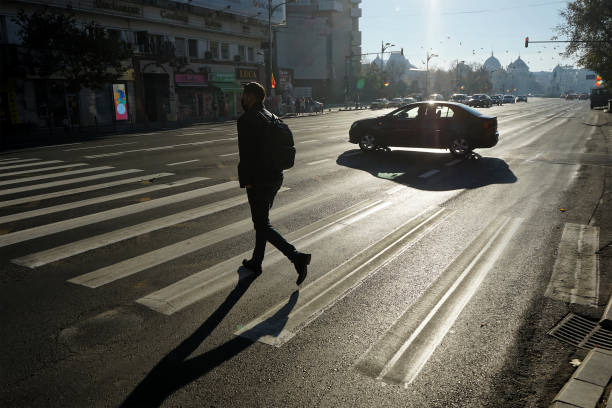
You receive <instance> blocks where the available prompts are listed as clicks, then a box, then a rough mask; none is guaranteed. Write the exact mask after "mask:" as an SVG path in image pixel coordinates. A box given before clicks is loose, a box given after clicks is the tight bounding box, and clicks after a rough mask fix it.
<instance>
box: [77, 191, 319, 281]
mask: <svg viewBox="0 0 612 408" xmlns="http://www.w3.org/2000/svg"><path fill="white" fill-rule="evenodd" d="M319 199H320V195H314V196H310V197H306V198H303V199H301V200H298V201H295V202H292V203H291V204H288V205H286V206H283V207H279V208H276V209H273V210H272V211H271V212H270V214H271V215H272V216H277V217H285V216H288V215H290V214H292V213H293V212H295V211H297V210H298V209H300V208H302V207H304V206H306V205H308V203H312V202H316V201H317V200H319ZM252 228H253V224H252V221H251V218H245V219H243V220H241V221H237V222H234V223H232V224H228V225H226V226H224V227H221V228H217V229H216V230H213V231H209V232H205V233H203V234H200V235H197V236H195V237H192V238H189V239H186V240H184V241H180V242H177V243H175V244H172V245H169V246H166V247H163V248H160V249H157V250H155V251H151V252H147V253H145V254H142V255H139V256H136V257H134V258H130V259H127V260H125V261H122V262H119V263H117V264H114V265H110V266H107V267H105V268H101V269H98V270H96V271H93V272H90V273H87V274H85V275H81V276H77V277H76V278H73V279H70V280H69V282H72V283H76V284H79V285H83V286H87V287H90V288H97V287H99V286H102V285H106V284H108V283H111V282H113V281H116V280H118V279H122V278H125V277H127V276H130V275H133V274H135V273H138V272H141V271H144V270H147V269H149V268H152V267H154V266H157V265H161V264H163V263H166V262H169V261H171V260H174V259H177V258H179V257H181V256H184V255H187V254H190V253H192V252H195V251H198V250H200V249H203V248H206V247H207V246H210V245H212V244H215V243H217V242H221V241H223V240H226V239H229V238H232V237H235V236H237V235H239V234H243V233H245V232H247V231H249V230H250V229H252Z"/></svg>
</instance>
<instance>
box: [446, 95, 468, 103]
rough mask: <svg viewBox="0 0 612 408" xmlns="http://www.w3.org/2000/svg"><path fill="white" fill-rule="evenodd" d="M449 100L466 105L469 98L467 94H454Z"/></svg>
mask: <svg viewBox="0 0 612 408" xmlns="http://www.w3.org/2000/svg"><path fill="white" fill-rule="evenodd" d="M448 100H449V101H450V102H458V103H466V102H467V100H468V96H467V95H466V94H453V95H452V96H451V97H450V98H449V99H448Z"/></svg>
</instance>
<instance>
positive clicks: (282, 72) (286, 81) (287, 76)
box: [278, 68, 293, 91]
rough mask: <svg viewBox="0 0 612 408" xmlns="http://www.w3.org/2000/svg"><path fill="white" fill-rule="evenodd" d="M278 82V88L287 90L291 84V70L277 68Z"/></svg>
mask: <svg viewBox="0 0 612 408" xmlns="http://www.w3.org/2000/svg"><path fill="white" fill-rule="evenodd" d="M278 82H279V85H280V89H281V90H283V91H289V90H290V89H291V86H292V85H293V70H292V69H286V68H279V70H278Z"/></svg>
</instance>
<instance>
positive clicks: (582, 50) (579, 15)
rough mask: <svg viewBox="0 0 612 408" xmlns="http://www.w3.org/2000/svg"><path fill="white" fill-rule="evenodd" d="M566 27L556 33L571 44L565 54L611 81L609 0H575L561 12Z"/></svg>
mask: <svg viewBox="0 0 612 408" xmlns="http://www.w3.org/2000/svg"><path fill="white" fill-rule="evenodd" d="M561 17H563V19H564V20H565V22H564V24H562V25H559V26H557V27H556V31H557V32H558V33H559V34H560V35H563V36H565V37H567V38H568V39H569V40H570V41H588V42H587V43H579V42H571V43H569V45H568V46H567V47H566V49H565V52H564V53H563V55H564V56H566V57H571V56H575V57H577V58H578V64H580V65H581V66H583V67H585V68H588V69H590V70H592V71H594V72H596V73H598V74H599V75H601V76H602V78H603V79H604V81H605V82H606V84H608V86H610V83H611V82H612V5H611V3H610V0H575V1H574V2H572V3H569V4H568V5H567V7H566V9H565V10H563V11H562V12H561Z"/></svg>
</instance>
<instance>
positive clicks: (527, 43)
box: [525, 37, 529, 48]
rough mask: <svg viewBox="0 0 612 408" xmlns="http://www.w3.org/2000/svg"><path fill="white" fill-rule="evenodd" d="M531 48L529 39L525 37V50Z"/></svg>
mask: <svg viewBox="0 0 612 408" xmlns="http://www.w3.org/2000/svg"><path fill="white" fill-rule="evenodd" d="M527 47H529V37H525V48H527Z"/></svg>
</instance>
